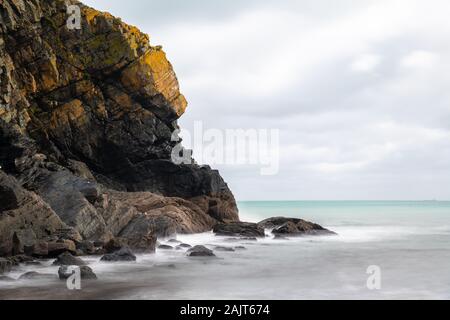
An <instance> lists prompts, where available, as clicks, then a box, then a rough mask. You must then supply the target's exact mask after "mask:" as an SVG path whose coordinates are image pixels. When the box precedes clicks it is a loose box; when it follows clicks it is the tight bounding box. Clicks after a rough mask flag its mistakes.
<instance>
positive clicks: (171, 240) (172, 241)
mask: <svg viewBox="0 0 450 320" xmlns="http://www.w3.org/2000/svg"><path fill="white" fill-rule="evenodd" d="M167 242H168V243H175V244H177V243H181V241H178V240H177V239H170V240H169V241H167Z"/></svg>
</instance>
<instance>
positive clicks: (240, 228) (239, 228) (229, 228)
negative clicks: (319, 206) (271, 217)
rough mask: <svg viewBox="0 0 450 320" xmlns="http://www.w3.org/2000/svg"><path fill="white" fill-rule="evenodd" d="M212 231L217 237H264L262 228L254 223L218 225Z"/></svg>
mask: <svg viewBox="0 0 450 320" xmlns="http://www.w3.org/2000/svg"><path fill="white" fill-rule="evenodd" d="M213 231H214V233H215V234H216V235H218V236H228V237H256V238H264V237H265V233H264V228H263V227H262V226H260V225H258V224H256V223H250V222H230V223H218V224H216V225H215V226H214V229H213Z"/></svg>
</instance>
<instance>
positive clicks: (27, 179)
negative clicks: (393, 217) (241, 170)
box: [0, 0, 238, 255]
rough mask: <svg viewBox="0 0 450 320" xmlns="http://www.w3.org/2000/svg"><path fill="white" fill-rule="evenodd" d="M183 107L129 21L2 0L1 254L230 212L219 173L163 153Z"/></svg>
mask: <svg viewBox="0 0 450 320" xmlns="http://www.w3.org/2000/svg"><path fill="white" fill-rule="evenodd" d="M67 4H77V5H78V6H79V7H80V8H81V16H82V18H81V30H69V28H67V26H66V22H67V19H68V17H69V15H68V14H67ZM186 106H187V103H186V100H185V98H184V96H183V95H182V94H181V93H180V91H179V85H178V81H177V78H176V75H175V73H174V71H173V69H172V66H171V64H170V63H169V62H168V61H167V59H166V55H165V53H164V52H163V51H162V50H161V48H160V47H153V46H151V45H150V43H149V37H148V36H147V35H145V34H143V33H141V32H140V31H139V30H138V29H137V28H135V27H132V26H129V25H127V24H125V23H123V22H122V21H121V20H120V19H118V18H115V17H113V16H111V15H109V14H107V13H101V12H98V11H96V10H94V9H91V8H89V7H86V6H84V5H82V4H81V3H78V2H76V1H53V0H0V166H1V169H0V178H1V179H0V243H1V244H2V246H1V249H0V254H3V255H7V254H11V253H14V252H13V251H16V252H15V253H17V252H19V253H20V252H21V251H23V250H25V248H26V247H29V246H36V243H39V242H42V241H45V242H47V243H51V242H52V241H56V242H61V241H64V240H69V241H74V242H75V243H77V242H80V241H82V239H89V240H101V241H103V242H105V241H108V240H109V239H111V238H113V237H121V238H124V239H128V241H129V242H130V243H131V244H132V245H133V246H135V247H141V246H142V247H145V246H146V245H147V244H148V242H151V241H154V238H155V236H161V235H164V236H167V235H170V234H172V233H175V232H202V231H207V230H210V229H211V228H212V227H213V226H214V225H215V224H216V223H217V222H218V221H235V220H238V212H237V207H236V203H235V200H234V197H233V195H232V193H231V192H230V190H229V189H228V187H227V185H226V183H225V182H224V181H223V179H222V178H221V177H220V175H219V173H218V172H217V171H215V170H211V169H210V168H209V167H200V166H197V165H176V164H174V163H172V162H171V160H170V157H171V153H172V149H173V148H174V146H175V142H172V141H171V136H172V134H173V132H174V131H175V130H176V129H177V128H178V127H177V123H176V121H177V119H178V118H179V117H180V116H181V115H182V114H183V113H184V112H185V110H186ZM149 239H151V240H149Z"/></svg>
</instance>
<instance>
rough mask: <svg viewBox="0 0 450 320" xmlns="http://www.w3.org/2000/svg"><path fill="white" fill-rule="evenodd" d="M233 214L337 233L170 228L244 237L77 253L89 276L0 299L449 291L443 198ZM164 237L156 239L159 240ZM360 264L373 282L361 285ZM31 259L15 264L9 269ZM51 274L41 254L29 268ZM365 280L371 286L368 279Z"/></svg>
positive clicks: (406, 295) (208, 236)
mask: <svg viewBox="0 0 450 320" xmlns="http://www.w3.org/2000/svg"><path fill="white" fill-rule="evenodd" d="M238 205H239V208H240V211H241V218H242V220H246V221H255V222H256V221H260V220H262V219H264V218H268V217H273V216H288V217H298V218H303V219H306V220H310V221H313V222H316V223H319V224H321V225H323V226H324V227H327V228H329V229H331V230H333V231H335V232H337V233H338V235H337V236H333V237H305V238H290V239H287V240H275V239H273V238H272V236H271V234H270V230H267V231H266V233H267V237H266V238H265V239H261V240H258V241H257V242H255V241H248V240H247V241H245V240H242V241H239V242H229V240H228V239H227V238H226V237H216V236H214V234H212V232H208V233H204V234H197V235H178V240H181V241H183V242H185V243H189V244H191V245H198V244H199V245H200V244H201V245H206V246H208V247H210V248H211V249H214V248H215V246H217V245H220V246H228V247H230V246H238V245H240V246H245V248H246V250H236V251H234V252H219V251H216V252H215V253H216V255H217V258H216V259H207V260H203V259H199V260H198V259H191V258H188V257H186V254H185V252H183V251H177V250H173V251H167V250H157V252H156V254H149V255H138V260H137V262H136V263H119V264H107V263H104V262H101V261H100V257H89V258H86V259H87V260H88V262H89V266H90V267H91V268H92V269H93V270H94V271H95V272H96V273H97V276H98V278H99V280H98V281H96V282H95V283H86V284H83V290H81V291H79V292H70V291H68V290H67V289H66V287H65V284H64V283H61V282H60V281H59V280H56V279H55V280H53V281H43V282H42V281H41V282H33V283H30V282H29V281H25V282H21V281H17V282H12V283H3V284H2V283H0V299H27V298H32V299H80V298H84V299H206V300H208V299H225V300H227V299H450V272H449V270H450V202H438V201H403V202H401V201H398V202H396V201H367V202H365V201H287V202H239V204H238ZM160 241H161V242H162V243H164V239H160ZM370 266H376V267H377V268H379V271H380V274H379V276H380V277H379V280H380V281H379V284H380V288H379V289H375V290H371V289H370V288H369V287H368V286H367V280H368V278H369V276H370V275H369V274H367V270H368V268H369V267H370ZM35 268H36V267H32V266H22V267H21V269H19V270H16V271H15V272H14V273H13V274H11V275H10V276H11V277H13V278H17V277H18V276H19V275H20V274H21V273H23V272H26V271H31V270H34V269H35ZM38 271H41V272H43V273H50V274H54V275H55V278H56V274H57V267H54V266H52V265H51V261H45V262H43V266H42V267H41V268H40V269H39V270H38ZM372 289H373V288H372Z"/></svg>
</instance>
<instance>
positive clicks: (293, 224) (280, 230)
mask: <svg viewBox="0 0 450 320" xmlns="http://www.w3.org/2000/svg"><path fill="white" fill-rule="evenodd" d="M258 225H259V226H260V227H262V228H266V229H272V228H273V230H272V233H273V234H274V235H276V236H281V237H282V236H314V235H317V236H322V235H336V233H335V232H333V231H330V230H328V229H325V228H324V227H322V226H320V225H318V224H315V223H312V222H309V221H305V220H302V219H296V218H284V217H276V218H269V219H266V220H263V221H261V222H259V223H258Z"/></svg>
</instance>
